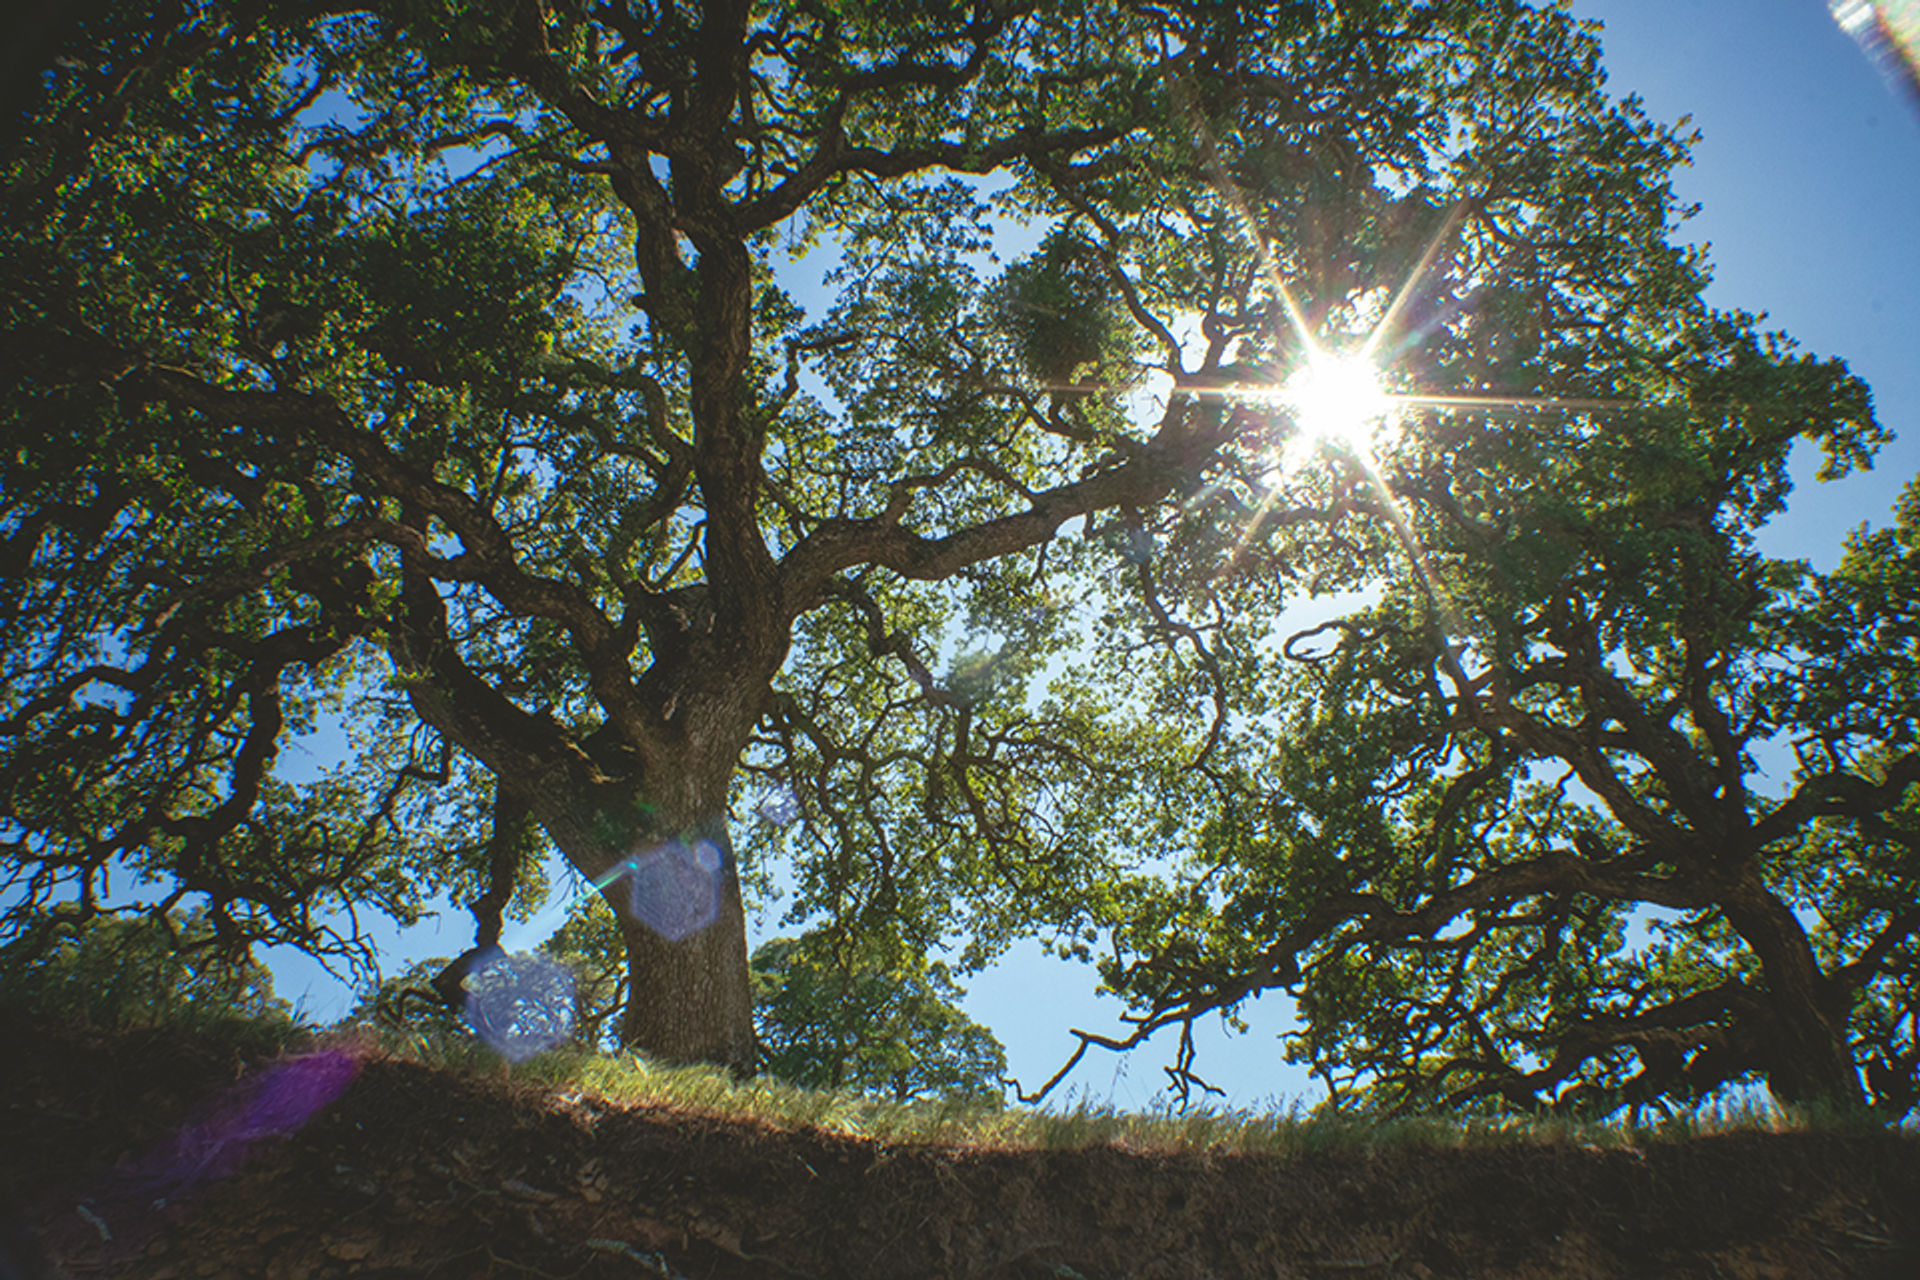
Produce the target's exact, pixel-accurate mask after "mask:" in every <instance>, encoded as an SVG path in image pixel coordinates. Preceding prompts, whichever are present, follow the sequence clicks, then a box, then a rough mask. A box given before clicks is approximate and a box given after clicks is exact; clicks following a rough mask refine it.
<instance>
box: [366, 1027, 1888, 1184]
mask: <svg viewBox="0 0 1920 1280" xmlns="http://www.w3.org/2000/svg"><path fill="white" fill-rule="evenodd" d="M349 1034H351V1035H352V1036H353V1037H354V1043H355V1044H356V1045H357V1046H358V1047H359V1048H360V1049H361V1050H363V1051H373V1052H378V1053H380V1054H382V1055H383V1056H390V1057H395V1058H399V1059H403V1060H407V1061H414V1062H419V1063H421V1064H423V1065H427V1066H431V1067H435V1068H440V1069H449V1070H455V1071H462V1072H468V1073H473V1074H480V1075H490V1076H494V1077H496V1078H500V1079H503V1080H506V1081H508V1082H510V1083H512V1084H513V1085H515V1086H517V1087H521V1088H526V1089H530V1090H537V1091H541V1092H547V1093H553V1094H560V1095H562V1096H567V1095H572V1096H575V1097H590V1098H595V1099H601V1100H604V1101H606V1102H609V1103H613V1104H615V1105H619V1106H647V1107H659V1108H665V1109H671V1110H678V1111H686V1112H691V1113H696V1114H700V1115H706V1116H712V1117H715V1118H720V1119H727V1120H738V1121H746V1122H750V1123H755V1124H760V1125H765V1126H769V1127H772V1128H776V1129H789V1130H790V1129H800V1128H816V1129H821V1130H825V1131H827V1132H830V1133H839V1134H847V1135H852V1136H859V1137H866V1138H871V1139H875V1140H877V1141H881V1142H885V1143H888V1144H936V1145H941V1146H953V1147H971V1148H977V1149H986V1150H1079V1149H1084V1148H1089V1147H1118V1148H1121V1149H1124V1150H1131V1151H1141V1152H1217V1153H1232V1154H1249V1155H1251V1154H1266V1155H1281V1156H1288V1155H1295V1156H1297V1155H1308V1154H1315V1153H1322V1154H1331V1153H1361V1152H1367V1151H1380V1150H1396V1149H1426V1150H1433V1149H1445V1148H1469V1147H1470V1148H1488V1147H1497V1146H1501V1145H1508V1144H1526V1145H1534V1146H1556V1145H1569V1146H1583V1147H1590V1148H1600V1149H1636V1148H1642V1147H1646V1146H1648V1145H1650V1144H1654V1143H1664V1142H1677V1141H1678V1142H1684V1141H1686V1140H1688V1139H1691V1138H1694V1137H1698V1136H1701V1135H1704V1134H1713V1133H1728V1132H1768V1133H1782V1132H1806V1131H1816V1130H1817V1131H1832V1130H1836V1129H1847V1128H1854V1127H1867V1128H1871V1127H1874V1126H1873V1125H1872V1123H1871V1122H1869V1121H1863V1120H1861V1119H1859V1118H1857V1117H1835V1116H1827V1115H1817V1114H1792V1113H1788V1112H1784V1111H1781V1110H1779V1109H1777V1108H1774V1107H1770V1106H1767V1105H1764V1104H1762V1103H1759V1102H1758V1101H1755V1100H1751V1099H1745V1100H1739V1099H1737V1100H1733V1101H1717V1102H1714V1103H1711V1104H1708V1105H1705V1106H1702V1107H1700V1108H1697V1109H1695V1110H1694V1111H1691V1112H1688V1113H1685V1114H1682V1115H1679V1116H1675V1117H1673V1118H1670V1119H1666V1120H1663V1121H1661V1122H1659V1123H1657V1124H1652V1125H1630V1124H1626V1123H1623V1122H1611V1121H1610V1122H1595V1121H1587V1120H1576V1119H1568V1118H1564V1117H1526V1116H1520V1117H1501V1118H1487V1119H1468V1120H1452V1119H1442V1118H1414V1119H1390V1120H1383V1119H1379V1118H1377V1117H1370V1116H1358V1115H1342V1114H1327V1113H1320V1114H1309V1113H1308V1112H1307V1110H1306V1109H1305V1108H1304V1107H1303V1106H1302V1105H1301V1104H1299V1103H1297V1102H1296V1103H1295V1104H1294V1105H1293V1107H1292V1108H1290V1109H1289V1110H1287V1111H1281V1112H1273V1111H1251V1110H1245V1109H1237V1108H1215V1107H1208V1106H1204V1105H1203V1106H1189V1107H1184V1108H1182V1107H1176V1106H1172V1105H1169V1106H1168V1107H1166V1108H1163V1109H1156V1110H1153V1111H1149V1112H1144V1113H1141V1112H1122V1111H1119V1110H1116V1109H1114V1108H1113V1107H1111V1106H1105V1105H1095V1104H1089V1103H1088V1102H1085V1101H1080V1102H1077V1103H1075V1104H1073V1105H1071V1106H1068V1107H1063V1108H1032V1107H1000V1106H993V1105H991V1104H983V1103H980V1102H977V1101H964V1100H926V1101H915V1102H908V1103H899V1102H893V1101H889V1100H886V1099H882V1098H875V1097H870V1096H865V1095H860V1094H847V1093H838V1092H833V1091H828V1090H819V1089H805V1088H799V1087H796V1086H794V1085H790V1084H785V1083H782V1082H780V1081H778V1080H773V1079H769V1078H764V1077H763V1078H758V1079H753V1080H748V1081H736V1080H734V1079H732V1078H731V1077H730V1076H729V1075H727V1073H726V1072H724V1071H722V1070H720V1069H718V1068H713V1067H704V1066H691V1067H674V1066H664V1065H661V1064H658V1063H650V1062H648V1061H646V1060H645V1059H643V1058H641V1057H638V1056H637V1055H634V1054H630V1053H593V1052H587V1051H584V1050H580V1049H562V1050H556V1051H554V1052H550V1053H544V1054H540V1055H538V1056H537V1057H535V1058H533V1059H531V1060H529V1061H527V1062H524V1063H521V1064H518V1065H511V1066H510V1065H509V1064H507V1063H506V1062H505V1061H504V1060H502V1059H501V1058H499V1057H498V1056H496V1055H495V1054H493V1053H492V1052H491V1051H489V1050H487V1049H486V1048H484V1047H483V1046H481V1045H479V1044H477V1043H475V1042H473V1041H470V1040H466V1039H464V1038H463V1039H459V1040H453V1041H446V1040H429V1039H426V1038H424V1037H420V1036H417V1035H414V1036H404V1035H395V1034H392V1033H387V1034H374V1033H369V1032H366V1031H364V1030H362V1031H358V1032H354V1033H349Z"/></svg>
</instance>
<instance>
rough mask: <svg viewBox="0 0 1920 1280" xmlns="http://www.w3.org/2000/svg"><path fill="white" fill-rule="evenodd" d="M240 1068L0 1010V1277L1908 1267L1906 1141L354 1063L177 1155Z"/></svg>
mask: <svg viewBox="0 0 1920 1280" xmlns="http://www.w3.org/2000/svg"><path fill="white" fill-rule="evenodd" d="M244 1066H245V1064H243V1063H241V1062H240V1061H239V1059H238V1058H237V1056H236V1055H235V1054H234V1053H233V1052H232V1051H231V1050H224V1051H223V1050H220V1049H217V1048H213V1047H210V1046H209V1045H208V1044H207V1043H205V1042H196V1041H193V1040H188V1039H183V1038H181V1037H179V1036H176V1035H161V1034H143V1035H139V1034H137V1035H122V1036H106V1035H101V1034H97V1033H81V1032H72V1031H58V1030H54V1029H50V1028H47V1027H44V1026H39V1025H35V1024H30V1023H24V1022H22V1021H20V1020H19V1019H17V1018H9V1017H0V1089H3V1090H4V1097H5V1111H4V1117H5V1118H4V1126H3V1127H0V1205H4V1206H6V1208H7V1210H8V1211H9V1214H10V1217H11V1222H10V1224H9V1226H8V1227H7V1235H6V1238H5V1240H4V1242H0V1280H41V1278H43V1277H52V1276H69V1277H75V1278H76V1280H77V1278H78V1277H83V1276H96V1275H115V1276H132V1277H147V1278H149V1280H159V1278H161V1277H202V1276H205V1277H226V1276H234V1277H267V1278H269V1280H300V1278H310V1280H320V1278H321V1277H332V1276H346V1275H358V1276H391V1277H398V1276H425V1275H434V1276H446V1277H466V1276H502V1277H506V1276H534V1277H552V1278H555V1280H558V1278H562V1277H565V1278H568V1280H573V1278H578V1280H591V1278H594V1277H621V1278H632V1277H675V1276H678V1277H684V1278H686V1280H705V1278H706V1277H760V1276H769V1277H771V1276H816V1277H823V1278H824V1277H832V1276H901V1277H946V1276H954V1277H960V1276H966V1277H989V1276H994V1277H1075V1276H1078V1277H1083V1278H1084V1280H1101V1278H1104V1277H1121V1276H1135V1277H1201V1276H1219V1277H1239V1276H1260V1277H1316V1278H1325V1277H1357V1278H1361V1280H1376V1278H1380V1277H1474V1278H1475V1280H1495V1278H1506V1277H1512V1278H1516V1280H1517V1278H1518V1277H1548V1276H1566V1277H1622V1278H1623V1280H1639V1278H1640V1277H1668V1276H1672V1277H1702V1278H1707V1277H1715V1278H1726V1280H1736V1278H1742V1277H1746V1278H1757V1277H1780V1278H1781V1280H1789V1278H1790V1280H1810V1278H1814V1277H1828V1276H1835V1277H1838V1276H1882V1277H1888V1278H1890V1280H1891V1278H1892V1277H1900V1278H1902V1280H1908V1278H1910V1277H1914V1276H1920V1140H1916V1139H1915V1138H1914V1137H1913V1136H1911V1135H1909V1136H1907V1137H1899V1136H1895V1135H1891V1134H1885V1133H1867V1134H1851V1135H1845V1134H1791V1133H1789V1134H1768V1133H1753V1132H1743V1133H1731V1134H1722V1135H1718V1136H1712V1137H1704V1138H1695V1139H1692V1140H1690V1141H1684V1142H1682V1141H1659V1142H1649V1143H1647V1144H1645V1145H1644V1146H1643V1147H1642V1148H1641V1149H1639V1150H1621V1149H1613V1150H1601V1149H1596V1148H1589V1147H1582V1146H1578V1145H1574V1144H1571V1143H1562V1144H1528V1143H1520V1142H1511V1143H1500V1144H1495V1145H1488V1146H1482V1147H1479V1148H1478V1149H1460V1148H1434V1147H1414V1146H1402V1147H1399V1148H1396V1149H1391V1150H1387V1151H1375V1152H1373V1153H1370V1154H1368V1153H1327V1154H1321V1155H1310V1156H1296V1157H1276V1156H1253V1155H1249V1156H1238V1155H1226V1154H1219V1153H1204V1152H1186V1153H1172V1154H1154V1153H1143V1152H1134V1151H1126V1150H1119V1149H1115V1148H1112V1147H1099V1148H1091V1149H1082V1150H1068V1151H983V1150H971V1149H956V1148H951V1147H928V1146H898V1145H885V1144H881V1143H876V1142H873V1141H868V1140H863V1139H859V1138H852V1137H845V1136H840V1135H835V1134H827V1133H821V1132H817V1131H800V1132H789V1131H781V1130H775V1129H768V1128H762V1127H758V1126H754V1125H748V1124H741V1123H737V1122H727V1121H721V1120H715V1119H710V1118H703V1117H700V1116H696V1115H689V1114H685V1113H675V1112H670V1111H665V1110H662V1109H658V1108H646V1107H641V1108H616V1107H611V1106H608V1105H605V1104H600V1103H595V1102H592V1101H589V1100H584V1099H580V1098H578V1097H574V1096H570V1095H564V1094H563V1095H559V1096H554V1095H551V1094H541V1093H537V1092H529V1091H528V1090H525V1089H518V1088H514V1087H510V1086H509V1085H507V1084H506V1083H504V1082H502V1081H495V1080H485V1079H475V1078H472V1077H470V1076H461V1075H454V1074H448V1073H437V1072H434V1071H431V1070H429V1069H427V1068H424V1067H420V1066H417V1065H413V1064H410V1063H405V1062H397V1061H390V1060H379V1059H374V1060H370V1061H367V1062H365V1063H363V1064H361V1065H360V1067H359V1069H358V1072H357V1075H355V1076H354V1077H353V1079H352V1082H351V1084H350V1085H348V1086H347V1087H346V1088H345V1091H344V1092H342V1093H340V1094H339V1095H338V1096H337V1097H336V1098H335V1099H334V1100H333V1101H332V1102H331V1103H329V1104H328V1105H326V1106H325V1107H324V1108H322V1109H321V1110H320V1111H319V1112H318V1113H316V1114H315V1115H314V1116H313V1117H312V1118H311V1119H310V1120H309V1121H307V1122H306V1123H305V1124H304V1125H303V1126H302V1127H299V1128H298V1129H297V1130H296V1131H294V1132H293V1133H292V1134H291V1136H286V1137H278V1138H274V1137H269V1138H264V1139H259V1140H256V1141H254V1142H252V1143H250V1144H238V1145H236V1144H227V1145H226V1146H223V1147H220V1149H218V1150H214V1149H212V1147H211V1146H210V1145H209V1144H208V1143H207V1142H205V1141H202V1142H201V1143H200V1145H199V1147H198V1148H195V1147H194V1146H193V1144H192V1143H185V1144H184V1145H183V1140H182V1138H181V1135H182V1134H183V1133H186V1134H193V1133H200V1134H202V1135H203V1136H204V1135H205V1134H206V1133H207V1132H211V1130H210V1129H208V1128H207V1127H206V1126H205V1125H204V1124H203V1125H202V1127H201V1128H200V1129H195V1128H194V1123H195V1122H194V1119H193V1117H194V1116H195V1115H196V1114H200V1115H203V1116H204V1114H205V1107H206V1099H208V1098H209V1097H219V1096H222V1095H223V1093H224V1094H225V1095H226V1096H231V1095H232V1091H233V1088H234V1082H235V1081H236V1079H238V1078H240V1077H241V1075H242V1074H243V1068H244ZM248 1078H255V1077H248ZM196 1106H198V1107H199V1108H200V1110H199V1111H198V1112H196ZM183 1126H184V1127H183ZM267 1127H270V1126H267ZM260 1128H261V1126H259V1125H256V1129H260ZM213 1145H214V1146H218V1144H213ZM156 1151H170V1152H172V1153H173V1156H172V1157H170V1158H169V1159H170V1163H169V1161H160V1162H158V1163H156V1161H155V1160H154V1159H153V1157H152V1155H151V1153H153V1152H156ZM183 1152H184V1153H185V1156H186V1157H188V1159H187V1160H186V1164H189V1165H192V1166H193V1167H192V1168H190V1169H186V1170H185V1171H184V1172H183V1164H182V1160H181V1159H180V1158H178V1157H180V1156H181V1155H182V1153H183ZM196 1152H197V1154H196ZM236 1154H242V1155H244V1157H245V1158H244V1160H243V1161H241V1160H236V1159H234V1158H233V1157H235V1156H236ZM223 1161H224V1163H223ZM235 1165H237V1168H236V1167H230V1166H235ZM162 1166H166V1167H164V1168H163V1167H162Z"/></svg>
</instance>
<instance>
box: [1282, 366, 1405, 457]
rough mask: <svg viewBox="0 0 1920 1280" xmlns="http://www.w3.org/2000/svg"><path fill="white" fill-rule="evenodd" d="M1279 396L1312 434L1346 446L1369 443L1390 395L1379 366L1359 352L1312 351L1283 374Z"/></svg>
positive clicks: (1389, 404) (1389, 409)
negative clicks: (1292, 371)
mask: <svg viewBox="0 0 1920 1280" xmlns="http://www.w3.org/2000/svg"><path fill="white" fill-rule="evenodd" d="M1281 398H1282V400H1284V401H1285V403H1286V404H1287V405H1288V406H1289V407H1290V408H1291V409H1292V410H1293V418H1294V421H1295V422H1296V423H1298V424H1299V426H1300V429H1301V430H1302V431H1303V432H1304V433H1305V434H1306V435H1307V436H1308V437H1309V438H1310V439H1315V440H1324V441H1328V442H1330V443H1333V444H1341V445H1346V446H1347V447H1349V448H1364V447H1365V446H1367V445H1368V444H1370V443H1371V442H1372V439H1373V434H1374V431H1375V429H1376V428H1377V427H1378V426H1379V424H1380V421H1381V420H1382V419H1383V418H1385V417H1386V416H1387V415H1388V414H1389V413H1391V412H1392V411H1393V397H1391V396H1389V395H1388V394H1387V393H1386V392H1385V391H1384V390H1382V389H1381V386H1380V375H1379V371H1378V370H1376V369H1375V368H1374V366H1373V362H1372V361H1371V360H1369V359H1367V358H1366V357H1365V356H1363V355H1335V354H1332V353H1330V352H1316V353H1314V355H1313V356H1312V358H1310V359H1309V360H1308V361H1307V363H1306V364H1305V365H1304V366H1302V367H1301V368H1300V370H1299V371H1298V372H1296V373H1295V374H1294V375H1293V376H1292V377H1291V378H1288V379H1287V384H1286V387H1285V388H1284V389H1283V391H1282V393H1281Z"/></svg>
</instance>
